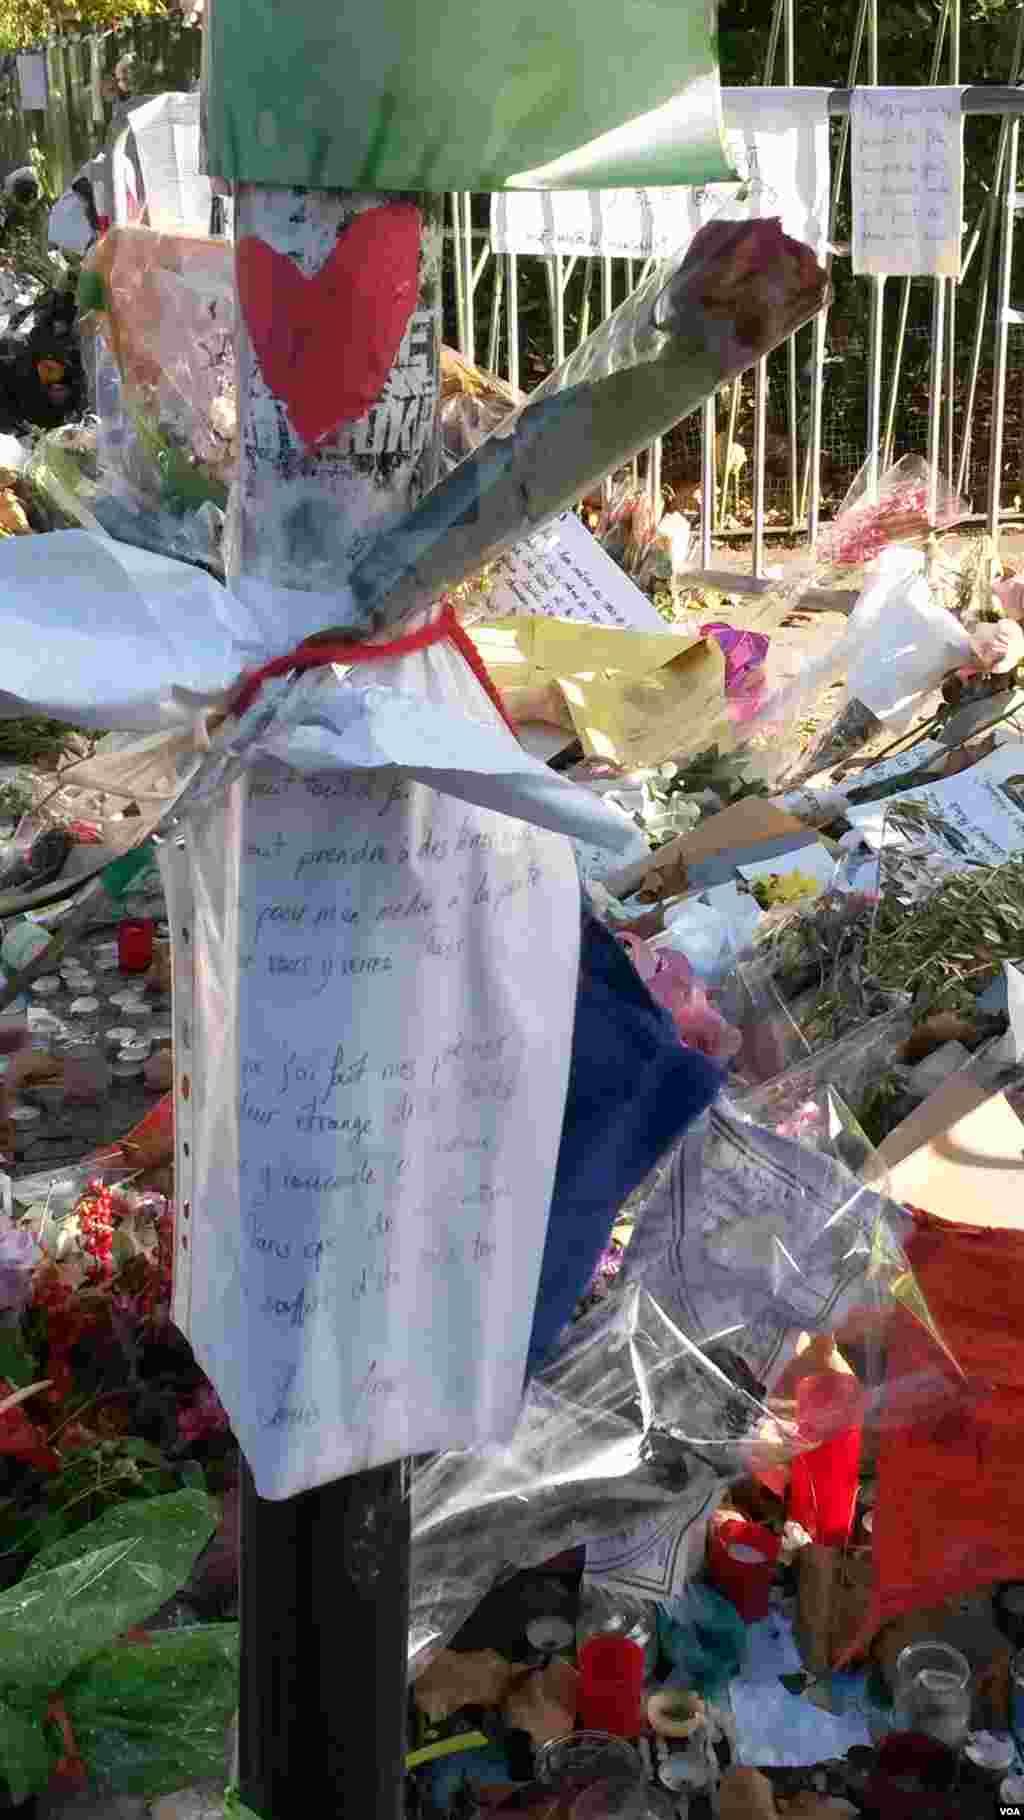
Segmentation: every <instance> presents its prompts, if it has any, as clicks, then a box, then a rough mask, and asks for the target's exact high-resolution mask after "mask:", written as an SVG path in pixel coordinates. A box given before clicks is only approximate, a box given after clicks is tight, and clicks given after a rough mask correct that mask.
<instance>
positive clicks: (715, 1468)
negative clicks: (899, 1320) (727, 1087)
mask: <svg viewBox="0 0 1024 1820" xmlns="http://www.w3.org/2000/svg"><path fill="white" fill-rule="evenodd" d="M843 1131H844V1132H846V1133H849V1134H850V1135H852V1136H856V1133H855V1132H853V1130H852V1126H851V1125H850V1124H849V1123H847V1125H845V1126H844V1127H843ZM841 1148H842V1144H839V1145H836V1144H835V1143H830V1142H829V1141H825V1142H824V1143H823V1144H822V1147H821V1148H820V1149H818V1150H812V1149H809V1148H807V1147H805V1146H803V1145H801V1144H798V1143H796V1142H794V1141H793V1140H792V1139H786V1138H782V1137H778V1136H777V1135H776V1134H775V1133H773V1132H768V1131H765V1130H762V1129H759V1128H758V1127H756V1126H753V1125H751V1124H749V1123H747V1122H745V1121H743V1120H739V1119H737V1118H736V1117H734V1116H731V1115H728V1114H724V1113H720V1112H717V1111H712V1112H711V1113H710V1114H709V1115H708V1117H707V1119H706V1120H705V1121H703V1122H702V1124H701V1125H700V1126H698V1127H694V1128H693V1130H692V1131H691V1132H690V1133H689V1134H688V1135H687V1137H686V1138H684V1139H683V1140H682V1141H681V1142H680V1143H679V1144H678V1145H676V1146H675V1147H674V1149H673V1151H672V1152H671V1153H670V1155H669V1156H668V1157H667V1158H666V1160H665V1161H664V1162H663V1163H662V1164H661V1165H659V1167H658V1169H657V1170H656V1171H655V1172H654V1173H653V1175H652V1177H651V1178H650V1180H649V1182H648V1183H647V1184H645V1186H644V1188H643V1189H642V1190H640V1191H639V1192H638V1193H637V1195H636V1196H634V1197H633V1198H632V1200H631V1201H630V1203H629V1204H628V1208H627V1210H626V1211H627V1213H629V1214H631V1215H633V1216H634V1218H635V1220H636V1226H635V1230H634V1235H633V1238H632V1240H631V1242H630V1244H629V1246H628V1247H627V1250H626V1253H625V1259H624V1263H623V1267H622V1271H621V1273H620V1277H619V1279H618V1283H617V1284H616V1287H615V1288H614V1289H613V1290H612V1292H611V1294H610V1296H609V1297H608V1299H607V1300H606V1301H605V1302H603V1303H602V1304H601V1306H600V1307H599V1308H598V1309H596V1310H595V1311H594V1313H593V1314H591V1315H589V1316H588V1317H586V1318H585V1319H584V1320H582V1321H580V1322H578V1323H577V1324H576V1326H575V1327H573V1328H572V1329H570V1330H569V1331H568V1333H567V1334H566V1335H565V1336H564V1337H563V1340H562V1343H561V1346H560V1349H559V1351H558V1353H557V1354H556V1355H555V1357H554V1358H553V1359H552V1360H551V1362H550V1364H548V1365H547V1366H546V1367H545V1369H544V1370H543V1371H542V1372H541V1373H540V1374H539V1375H538V1376H537V1377H536V1378H534V1379H532V1380H531V1381H530V1383H529V1384H528V1386H527V1391H526V1396H525V1399H524V1403H523V1409H522V1413H521V1416H520V1420H519V1423H518V1424H517V1427H516V1431H515V1433H514V1435H513V1436H512V1439H511V1440H510V1441H509V1442H508V1443H507V1444H506V1445H504V1446H501V1447H490V1448H478V1449H473V1450H470V1451H468V1452H465V1453H449V1454H444V1455H441V1456H439V1457H436V1458H435V1459H433V1460H431V1461H428V1462H426V1463H425V1464H424V1465H423V1466H421V1467H420V1468H419V1469H418V1470H417V1472H416V1473H415V1475H414V1479H413V1491H412V1498H413V1556H412V1580H413V1616H412V1624H411V1629H410V1654H411V1659H412V1661H413V1664H414V1666H415V1664H416V1663H417V1662H421V1663H422V1662H425V1661H426V1660H427V1658H428V1657H429V1654H430V1653H431V1651H432V1650H433V1649H436V1648H437V1647H440V1646H441V1645H442V1644H444V1643H446V1642H447V1641H448V1640H449V1639H450V1638H451V1636H452V1635H453V1634H454V1633H455V1631H456V1630H457V1629H458V1628H459V1625H460V1624H461V1623H462V1621H463V1620H464V1618H465V1617H466V1615H467V1614H468V1612H469V1611H470V1610H471V1609H472V1607H473V1606H474V1605H475V1604H476V1603H477V1602H478V1600H479V1599H480V1598H481V1597H482V1596H483V1594H484V1593H485V1592H486V1591H487V1590H488V1588H489V1587H490V1585H491V1584H493V1583H494V1581H495V1580H496V1579H497V1578H498V1577H499V1576H500V1574H501V1573H502V1572H503V1571H504V1570H505V1569H506V1568H507V1566H508V1565H510V1564H514V1565H516V1566H526V1565H530V1564H533V1563H537V1562H540V1561H543V1560H545V1559H546V1558H548V1557H550V1556H551V1555H554V1554H555V1553H557V1552H559V1551H561V1550H562V1549H565V1548H569V1547H573V1546H576V1545H578V1544H579V1543H580V1542H593V1541H596V1540H597V1539H598V1538H601V1537H605V1536H612V1535H615V1536H626V1537H629V1536H630V1535H632V1534H633V1532H634V1530H639V1531H641V1532H642V1533H643V1534H644V1535H646V1536H647V1537H649V1538H650V1545H652V1546H653V1543H654V1542H655V1541H656V1540H657V1538H658V1537H659V1536H660V1537H661V1538H662V1541H663V1542H664V1539H665V1537H666V1536H667V1535H668V1534H670V1533H672V1534H674V1535H675V1536H676V1537H679V1535H680V1532H682V1534H683V1536H685V1534H686V1532H687V1531H688V1530H690V1529H692V1528H693V1527H694V1526H695V1525H697V1524H699V1523H700V1522H701V1521H702V1520H703V1519H704V1518H706V1515H707V1512H708V1510H709V1509H710V1508H711V1507H712V1506H713V1504H714V1502H715V1501H716V1500H717V1497H718V1495H719V1494H720V1491H721V1489H722V1487H723V1486H724V1485H725V1484H726V1483H728V1482H730V1481H731V1480H736V1479H739V1478H744V1477H747V1476H749V1475H750V1474H751V1473H752V1472H764V1471H772V1470H776V1469H777V1468H778V1467H779V1466H781V1465H783V1464H785V1462H786V1461H788V1460H789V1459H791V1458H792V1457H793V1456H794V1454H795V1453H798V1452H801V1451H804V1450H805V1449H806V1448H809V1447H812V1446H817V1445H820V1442H821V1438H822V1436H821V1430H820V1427H819V1426H816V1427H815V1430H814V1433H813V1434H811V1433H808V1434H802V1433H801V1431H800V1428H799V1426H798V1423H797V1420H796V1417H797V1408H796V1404H795V1401H794V1400H793V1399H792V1398H790V1397H788V1396H785V1397H783V1399H782V1400H781V1401H780V1402H778V1403H776V1402H775V1400H774V1393H775V1387H776V1386H777V1385H779V1386H780V1387H781V1389H782V1390H783V1391H784V1390H785V1386H784V1384H783V1383H782V1380H783V1375H784V1370H785V1367H786V1364H787V1363H788V1361H789V1359H790V1358H791V1357H792V1356H793V1353H794V1350H795V1346H796V1342H797V1338H798V1336H799V1335H800V1334H801V1333H804V1332H808V1331H809V1332H812V1333H822V1334H824V1333H828V1334H831V1333H833V1332H838V1333H840V1335H842V1336H844V1337H845V1339H846V1341H847V1342H848V1344H849V1345H850V1346H851V1348H858V1349H859V1351H858V1353H857V1357H858V1361H859V1362H860V1363H861V1365H862V1367H863V1371H864V1376H865V1380H866V1385H867V1388H868V1392H869V1396H868V1403H869V1420H870V1421H871V1422H872V1423H874V1424H875V1425H881V1426H886V1425H888V1424H890V1423H892V1422H898V1421H900V1420H903V1419H905V1416H906V1413H907V1411H908V1409H914V1410H915V1411H917V1410H922V1409H932V1410H943V1409H948V1408H949V1407H950V1406H951V1403H952V1402H953V1401H955V1398H956V1396H957V1395H958V1394H959V1392H958V1389H957V1386H958V1384H959V1382H960V1380H959V1379H958V1378H957V1376H956V1373H955V1368H954V1371H953V1372H952V1373H951V1372H950V1362H949V1359H948V1355H947V1354H946V1352H945V1351H944V1349H943V1347H942V1342H941V1338H940V1337H938V1336H936V1337H935V1338H934V1339H933V1340H932V1339H931V1337H930V1335H931V1330H930V1329H926V1321H927V1311H926V1310H925V1309H924V1307H923V1304H922V1303H921V1301H920V1298H919V1297H917V1296H916V1294H915V1285H914V1281H913V1277H912V1274H911V1273H910V1272H909V1267H908V1266H907V1263H906V1258H905V1255H904V1252H903V1249H902V1234H903V1233H904V1231H905V1230H907V1229H908V1227H909V1221H908V1220H907V1219H906V1218H905V1216H903V1215H902V1214H901V1213H900V1211H899V1210H898V1209H897V1208H895V1207H893V1206H891V1205H890V1204H889V1203H887V1202H886V1201H885V1199H884V1198H883V1196H882V1194H880V1193H879V1192H878V1190H877V1187H876V1186H872V1185H871V1184H870V1183H868V1182H866V1181H865V1180H864V1179H862V1178H861V1177H860V1176H858V1175H856V1174H855V1173H853V1171H852V1170H851V1168H849V1167H848V1166H847V1165H846V1163H844V1162H843V1160H842V1157H841V1155H840V1154H839V1153H838V1152H839V1150H840V1149H841ZM863 1156H864V1152H863V1150H860V1151H858V1152H857V1153H856V1154H855V1155H851V1161H855V1162H856V1161H858V1160H862V1159H863ZM872 1159H873V1153H870V1147H869V1154H868V1156H867V1161H866V1162H865V1165H864V1167H865V1170H867V1169H868V1168H869V1167H871V1166H873V1160H872ZM907 1308H909V1309H911V1311H912V1312H913V1313H914V1314H915V1316H916V1317H917V1318H918V1320H919V1321H920V1323H921V1324H922V1328H923V1330H926V1331H927V1332H928V1333H929V1343H930V1344H931V1346H932V1353H931V1354H929V1358H931V1357H932V1355H934V1370H932V1369H928V1370H924V1371H921V1370H919V1371H917V1372H916V1373H915V1375H914V1377H913V1381H904V1380H900V1381H898V1382H896V1383H893V1382H892V1381H891V1380H890V1381H889V1382H888V1383H886V1381H885V1378H884V1372H883V1371H882V1369H881V1354H882V1352H883V1350H884V1336H885V1332H886V1324H887V1322H888V1321H889V1319H890V1318H892V1317H893V1315H894V1314H895V1313H896V1312H897V1311H898V1310H901V1309H907ZM677 1546H681V1547H685V1544H684V1543H683V1544H678V1543H677Z"/></svg>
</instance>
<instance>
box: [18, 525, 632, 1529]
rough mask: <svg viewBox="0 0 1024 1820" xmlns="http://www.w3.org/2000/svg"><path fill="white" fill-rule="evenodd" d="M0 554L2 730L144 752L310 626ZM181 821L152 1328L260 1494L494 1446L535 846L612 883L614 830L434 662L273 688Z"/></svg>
mask: <svg viewBox="0 0 1024 1820" xmlns="http://www.w3.org/2000/svg"><path fill="white" fill-rule="evenodd" d="M16 543H17V540H15V539H12V540H10V543H9V544H8V546H6V547H5V548H3V549H2V550H0V582H2V583H4V584H5V587H4V594H5V600H6V602H7V608H8V622H7V623H8V661H7V665H6V674H5V681H6V682H7V685H8V693H7V695H6V698H5V699H4V701H3V702H2V703H0V711H2V712H4V713H6V714H8V715H10V714H11V713H15V714H16V713H19V712H25V711H27V710H29V709H34V710H38V709H39V708H45V709H46V711H47V712H50V713H54V714H57V715H60V716H63V717H65V718H81V716H82V711H83V709H85V710H87V711H88V713H89V717H90V718H91V720H92V722H93V724H101V725H102V724H106V725H108V726H109V725H110V724H111V723H112V722H114V723H115V724H117V723H118V721H119V720H120V724H131V725H133V726H134V727H135V728H137V729H144V728H152V729H156V730H160V729H162V730H163V738H164V740H165V741H166V742H167V746H166V752H167V755H168V756H169V755H170V754H171V749H172V745H173V742H175V741H177V742H179V746H180V742H181V740H182V738H183V737H187V738H190V739H192V740H193V741H194V737H195V735H194V732H193V729H194V726H195V724H196V722H195V717H196V713H197V709H201V708H202V707H203V705H204V704H203V700H202V697H203V696H204V694H207V695H210V696H212V697H214V699H216V698H217V696H218V692H220V691H222V690H223V689H225V688H226V687H228V686H229V685H230V684H231V682H232V681H233V680H234V679H235V677H236V676H237V675H238V673H239V671H240V670H241V669H243V668H248V669H251V668H252V667H254V666H255V665H257V664H259V663H261V662H265V661H266V660H267V659H268V658H270V657H272V656H274V655H276V654H278V653H280V652H282V651H287V650H288V649H289V648H291V647H292V646H293V645H294V644H295V642H296V641H297V637H301V636H302V634H303V633H308V631H309V630H310V628H311V626H315V625H317V624H324V623H329V622H330V619H331V617H332V615H331V614H330V612H329V611H325V610H324V607H325V603H324V602H323V601H322V600H321V601H319V602H318V601H317V599H316V597H313V596H310V595H308V594H297V593H295V594H289V593H287V592H286V591H275V590H271V589H268V588H262V589H260V590H258V591H255V592H250V593H249V594H248V595H247V596H246V597H245V598H239V597H236V596H234V595H231V594H227V593H225V592H224V590H222V589H221V588H219V587H218V586H217V584H216V583H214V582H213V581H212V580H211V579H210V578H209V577H208V576H206V575H204V574H202V573H201V572H200V571H197V570H193V569H189V568H188V567H187V566H185V565H183V564H180V563H175V562H173V561H172V560H170V559H167V558H160V557H153V556H150V555H149V554H148V553H146V552H140V551H137V550H131V549H128V548H127V547H126V546H121V545H115V544H113V543H107V542H104V541H103V540H101V539H97V538H95V537H93V536H92V534H90V533H87V532H56V533H54V534H53V535H52V536H50V537H48V538H46V539H43V540H36V542H35V544H34V546H33V554H34V558H35V561H34V563H33V564H32V565H27V564H26V563H25V561H24V559H23V557H22V556H21V553H20V552H19V551H18V550H17V549H16V548H15V545H16ZM335 604H336V603H335ZM55 665H56V667H55ZM125 716H127V717H128V721H127V723H126V722H125V719H124V717H125ZM200 724H202V723H200ZM137 744H138V742H136V747H137ZM158 744H159V742H158ZM132 750H135V759H134V760H132V761H131V762H136V760H137V757H138V753H137V750H136V749H135V748H130V749H129V751H130V752H131V751H132ZM157 753H158V745H157V748H154V751H153V752H151V753H150V754H149V757H150V759H151V760H152V762H153V764H154V765H155V764H156V763H157V762H158V759H157V756H155V754H157ZM181 757H182V754H181V752H180V750H179V751H178V753H177V759H178V760H179V761H180V759H181ZM110 760H111V764H112V765H115V764H116V755H115V754H111V755H110ZM126 762H127V761H126ZM189 762H191V761H189ZM176 774H177V775H179V776H180V771H179V772H177V773H176ZM181 811H182V814H183V820H184V830H185V845H184V847H182V846H180V845H177V844H173V843H164V844H163V845H162V847H161V863H162V867H163V870H164V878H165V885H166V889H167V899H168V915H169V920H170V923H171V928H172V937H173V963H174V1016H175V1067H176V1088H175V1127H176V1140H177V1159H176V1180H177V1194H178V1209H179V1213H178V1220H177V1232H176V1260H175V1265H176V1267H175V1300H174V1314H175V1319H176V1321H177V1322H178V1324H179V1326H180V1327H181V1328H182V1329H183V1331H184V1332H185V1333H186V1334H187V1335H188V1337H189V1339H190V1340H191V1342H192V1345H193V1347H194V1349H195V1352H196V1355H197V1357H198V1359H199V1360H200V1362H201V1364H202V1366H203V1368H204V1370H205V1371H206V1372H207V1373H208V1375H209V1377H210V1378H211V1380H212V1382H213V1384H214V1385H215V1387H216V1389H217V1391H218V1393H219V1395H220V1397H221V1399H222V1401H223V1403H224V1405H225V1407H226V1409H227V1410H228V1413H229V1415H230V1417H231V1421H232V1425H233V1427H234V1430H235V1432H236V1434H237V1435H238V1438H239V1441H240V1443H241V1445H242V1447H243V1450H244V1452H245V1454H246V1458H247V1459H248V1461H249V1462H250V1465H251V1467H252V1470H253V1473H254V1476H255V1480H256V1484H257V1488H258V1490H259V1491H260V1493H261V1495H263V1496H266V1497H275V1498H283V1497H290V1496H292V1495H294V1494H295V1493H297V1492H299V1491H302V1490H306V1489H309V1488H311V1487H313V1486H316V1485H320V1484H324V1483H327V1482H329V1481H330V1480H332V1479H335V1478H338V1477H340V1476H343V1475H344V1474H346V1473H348V1472H352V1471H355V1470H358V1469H360V1468H362V1467H367V1466H373V1465H377V1464H382V1463H384V1462H386V1461H388V1460H393V1459H395V1458H397V1457H399V1456H401V1455H404V1454H408V1453H416V1452H425V1451H431V1450H434V1449H439V1448H451V1447H464V1446H470V1445H475V1444H477V1443H479V1442H482V1441H485V1440H492V1439H501V1438H502V1437H504V1436H505V1435H507V1434H508V1433H509V1432H510V1431H511V1429H512V1427H513V1426H514V1424H515V1421H516V1417H517V1414H518V1410H519V1407H520V1400H521V1394H522V1387H523V1378H524V1371H525V1359H526V1351H527V1345H528V1341H529V1334H530V1328H531V1324H532V1318H533V1307H534V1301H535V1298H536V1288H537V1281H538V1276H539V1270H540V1261H541V1257H542V1253H543V1248H544V1238H545V1231H546V1225H547V1216H548V1207H549V1203H550V1197H551V1190H552V1185H553V1181H554V1173H555V1164H556V1161H557V1155H558V1146H559V1141H560V1136H561V1128H562V1118H563V1111H564V1106H565V1098H566V1090H567V1084H568V1071H569V1057H570V1052H571V1043H572V1030H573V1018H574V1013H575V1002H576V989H577V976H578V952H579V910H580V896H579V884H578V878H577V872H576V867H575V862H574V859H573V855H572V849H571V847H570V845H569V842H568V841H566V840H564V839H562V838H560V835H559V833H558V832H555V830H560V831H562V832H565V833H568V834H574V835H576V836H577V837H578V838H580V839H583V840H586V841H588V842H590V843H592V844H604V845H606V846H607V847H608V848H609V850H610V851H612V852H614V853H620V854H622V853H625V852H626V851H628V849H629V845H630V842H631V840H632V838H633V834H634V830H633V829H632V828H631V827H630V826H629V824H628V823H627V822H625V821H624V820H623V819H621V818H619V817H616V816H614V815H613V814H611V813H610V812H609V811H607V810H605V808H604V807H603V805H602V804H601V802H600V800H599V799H598V798H597V797H596V796H593V795H591V794H590V793H589V792H587V791H584V790H581V789H579V788H578V787H577V786H575V785H573V784H571V783H568V782H567V781H565V780H564V779H562V778H560V777H558V776H557V775H556V774H555V773H553V772H551V771H549V770H548V769H547V768H546V767H545V766H544V765H541V764H539V763H538V762H537V761H536V760H534V759H531V758H530V757H529V756H528V755H527V754H526V753H524V752H523V751H522V749H521V748H520V747H519V746H518V744H517V742H516V741H515V740H514V739H513V738H512V737H511V735H510V734H509V732H508V731H507V729H506V728H505V727H504V726H503V725H502V724H501V723H500V721H499V718H498V715H497V713H496V710H495V709H494V707H493V705H492V703H491V702H490V701H489V699H488V698H487V696H486V694H485V693H484V691H483V690H482V688H481V687H480V685H479V683H478V682H477V680H476V678H475V677H474V676H473V675H472V674H471V672H470V671H469V670H468V668H467V666H466V665H465V663H464V662H463V660H462V658H461V657H460V656H459V655H458V654H457V653H456V652H454V651H453V650H452V649H451V648H450V647H449V646H448V645H446V644H438V645H434V646H432V647H430V648H429V649H427V650H424V651H422V652H418V653H416V654H414V655H411V656H408V657H404V658H401V659H397V660H395V659H381V660H379V661H378V662H367V663H361V664H358V665H356V666H354V667H352V668H351V669H349V670H348V671H347V672H344V673H343V672H341V671H339V670H338V669H337V668H335V667H331V668H325V669H324V670H323V671H318V672H310V673H307V674H306V675H304V676H302V677H300V678H298V679H296V680H295V681H293V682H291V683H287V682H285V681H283V680H282V679H278V680H275V681H272V682H268V683H267V684H266V685H265V686H264V689H263V690H262V691H261V693H260V695H259V696H258V697H257V699H256V701H255V702H254V704H253V706H252V707H251V708H250V709H249V710H248V711H247V713H246V714H245V715H244V716H243V718H242V719H241V721H239V722H238V723H237V724H235V723H228V725H227V727H226V728H225V729H224V731H223V732H222V733H221V734H218V736H217V737H216V739H215V741H214V747H213V750H212V752H211V753H210V754H209V756H208V757H207V759H206V761H205V762H204V764H203V765H202V766H201V767H200V769H199V772H198V775H197V776H196V777H195V778H194V780H193V783H192V785H191V786H190V792H189V794H188V795H186V797H185V798H184V799H183V800H182V803H181Z"/></svg>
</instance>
